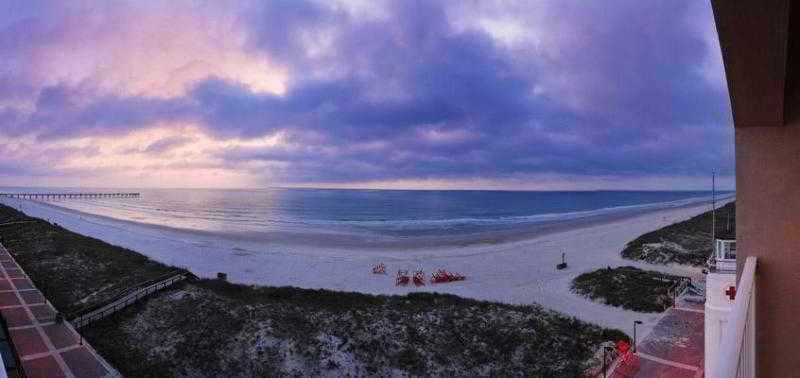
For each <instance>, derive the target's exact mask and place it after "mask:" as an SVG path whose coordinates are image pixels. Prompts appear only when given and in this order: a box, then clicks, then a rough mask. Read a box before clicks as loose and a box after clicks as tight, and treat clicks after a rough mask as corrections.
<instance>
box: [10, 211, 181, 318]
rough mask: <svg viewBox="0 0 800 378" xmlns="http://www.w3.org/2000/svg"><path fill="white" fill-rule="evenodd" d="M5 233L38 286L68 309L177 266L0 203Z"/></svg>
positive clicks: (118, 291) (86, 303)
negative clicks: (167, 264) (164, 263)
mask: <svg viewBox="0 0 800 378" xmlns="http://www.w3.org/2000/svg"><path fill="white" fill-rule="evenodd" d="M10 222H24V223H13V224H10ZM0 238H2V243H3V245H4V246H5V247H6V248H7V249H8V250H9V251H10V252H11V253H13V254H14V258H15V259H16V260H17V262H18V263H19V264H20V265H21V266H22V268H23V269H24V270H25V272H26V273H27V274H28V275H29V276H30V277H31V280H33V282H34V284H35V285H36V287H38V288H39V290H41V292H42V293H43V294H44V295H45V296H46V297H47V298H48V299H49V300H50V302H51V303H53V305H54V306H55V307H56V308H57V309H58V310H59V311H61V312H64V313H69V312H71V311H73V310H75V309H78V308H81V307H83V306H91V305H94V304H97V303H100V302H102V301H103V300H105V299H107V298H111V297H113V296H115V295H117V294H118V293H120V292H122V291H123V290H125V289H127V288H129V287H132V286H136V285H137V284H139V283H141V282H145V281H148V280H151V279H154V278H157V277H160V276H162V275H164V274H166V273H168V272H170V271H172V270H174V268H171V267H168V266H166V265H163V264H160V263H158V262H155V261H152V260H150V259H148V258H147V257H145V256H143V255H141V254H138V253H136V252H133V251H131V250H128V249H125V248H121V247H117V246H113V245H110V244H108V243H105V242H103V241H100V240H97V239H94V238H90V237H87V236H83V235H80V234H77V233H74V232H72V231H69V230H67V229H64V228H63V227H60V226H58V225H54V224H50V223H48V222H46V221H44V220H41V219H38V218H32V217H28V216H27V215H25V214H23V213H21V212H19V211H17V210H15V209H13V208H11V207H8V206H4V205H0Z"/></svg>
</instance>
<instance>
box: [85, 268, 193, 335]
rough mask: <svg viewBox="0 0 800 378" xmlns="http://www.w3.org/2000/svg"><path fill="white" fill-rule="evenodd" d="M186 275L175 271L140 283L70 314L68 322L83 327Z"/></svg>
mask: <svg viewBox="0 0 800 378" xmlns="http://www.w3.org/2000/svg"><path fill="white" fill-rule="evenodd" d="M187 275H188V274H187V273H184V272H180V273H175V274H172V275H170V276H168V277H166V278H164V279H160V280H156V281H155V282H153V283H148V284H144V285H141V286H139V287H136V288H134V289H133V290H130V291H128V292H125V293H122V294H121V295H118V296H117V297H115V298H112V299H110V301H109V303H107V304H105V305H102V306H100V307H97V308H95V309H91V310H89V311H85V312H82V313H79V314H74V315H72V316H70V320H69V322H70V323H72V325H73V326H74V327H75V328H81V327H84V326H86V325H88V324H90V323H92V322H94V321H97V320H100V319H103V318H105V317H107V316H109V315H111V314H113V313H115V312H117V311H120V310H122V309H124V308H125V307H128V306H130V305H132V304H134V303H136V302H137V301H139V300H140V299H142V298H144V297H146V296H148V295H150V294H152V293H155V292H157V291H159V290H162V289H165V288H167V287H169V286H172V285H173V284H175V283H176V282H180V281H183V280H185V279H187V278H188V277H187Z"/></svg>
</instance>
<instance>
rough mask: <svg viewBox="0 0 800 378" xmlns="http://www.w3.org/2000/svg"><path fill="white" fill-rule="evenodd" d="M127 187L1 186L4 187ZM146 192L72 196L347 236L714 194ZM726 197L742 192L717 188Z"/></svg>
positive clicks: (567, 215) (94, 209) (489, 225)
mask: <svg viewBox="0 0 800 378" xmlns="http://www.w3.org/2000/svg"><path fill="white" fill-rule="evenodd" d="M42 191H47V192H108V191H120V190H118V189H115V190H110V189H53V188H47V189H37V188H0V192H42ZM125 191H136V192H140V193H141V197H139V198H102V199H62V200H48V201H46V202H47V203H49V204H51V205H55V206H60V207H64V208H68V209H71V210H75V211H79V212H83V213H88V214H92V215H98V216H102V217H109V218H114V219H118V220H124V221H130V222H137V223H143V224H147V225H154V226H160V227H168V228H174V229H181V230H189V231H200V232H208V233H220V234H225V235H233V236H236V235H240V234H241V235H249V236H252V235H259V234H264V235H266V234H269V235H277V234H293V235H304V234H313V235H343V236H348V237H355V238H363V239H366V240H376V239H378V240H393V239H394V240H397V239H402V240H409V239H412V240H413V239H425V238H437V237H459V236H469V235H481V234H487V233H496V232H517V231H520V232H522V231H525V230H531V229H536V228H541V227H546V226H551V225H557V224H562V223H565V222H575V221H585V220H591V219H595V218H603V217H608V216H624V215H627V214H633V213H637V212H644V211H649V210H655V209H660V208H668V207H676V206H684V205H690V204H697V203H700V202H704V201H705V202H709V201H710V198H711V193H710V192H707V191H478V190H475V191H462V190H459V191H456V190H424V191H423V190H350V189H287V188H274V189H253V190H251V189H241V190H223V189H127V190H125ZM717 194H718V196H719V198H724V197H730V196H732V195H733V192H723V193H717Z"/></svg>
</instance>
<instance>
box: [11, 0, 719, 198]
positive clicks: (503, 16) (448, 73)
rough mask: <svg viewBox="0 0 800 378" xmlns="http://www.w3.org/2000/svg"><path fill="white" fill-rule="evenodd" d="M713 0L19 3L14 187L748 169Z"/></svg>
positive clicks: (606, 183)
mask: <svg viewBox="0 0 800 378" xmlns="http://www.w3.org/2000/svg"><path fill="white" fill-rule="evenodd" d="M733 131H734V130H733V126H732V117H731V112H730V104H729V99H728V91H727V86H726V83H725V76H724V70H723V65H722V59H721V55H720V51H719V45H718V41H717V35H716V30H715V27H714V22H713V14H712V12H711V9H710V6H709V4H708V2H705V1H695V0H664V1H656V0H653V1H641V0H615V1H592V2H588V1H577V0H576V1H572V0H557V1H556V0H554V1H545V0H541V1H529V0H523V1H513V0H509V1H493V0H480V1H470V0H463V1H433V0H422V1H414V0H402V1H400V0H398V1H381V0H325V1H306V0H275V1H181V0H177V1H130V2H128V1H111V2H109V1H60V0H59V1H52V2H51V1H42V0H19V1H18V0H0V185H4V186H9V185H14V186H84V187H225V188H231V187H240V188H252V187H273V186H303V187H353V188H408V189H533V190H554V189H566V190H570V189H576V190H591V189H708V188H709V187H710V176H711V172H712V171H716V172H717V175H718V178H719V181H718V183H719V184H720V186H721V187H723V188H733V185H734V180H733V176H734V147H733V144H734V141H733Z"/></svg>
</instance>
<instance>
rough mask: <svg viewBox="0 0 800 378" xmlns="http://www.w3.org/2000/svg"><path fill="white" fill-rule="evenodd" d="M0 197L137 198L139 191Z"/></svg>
mask: <svg viewBox="0 0 800 378" xmlns="http://www.w3.org/2000/svg"><path fill="white" fill-rule="evenodd" d="M0 197H6V198H23V199H62V198H139V193H123V192H118V193H0Z"/></svg>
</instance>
